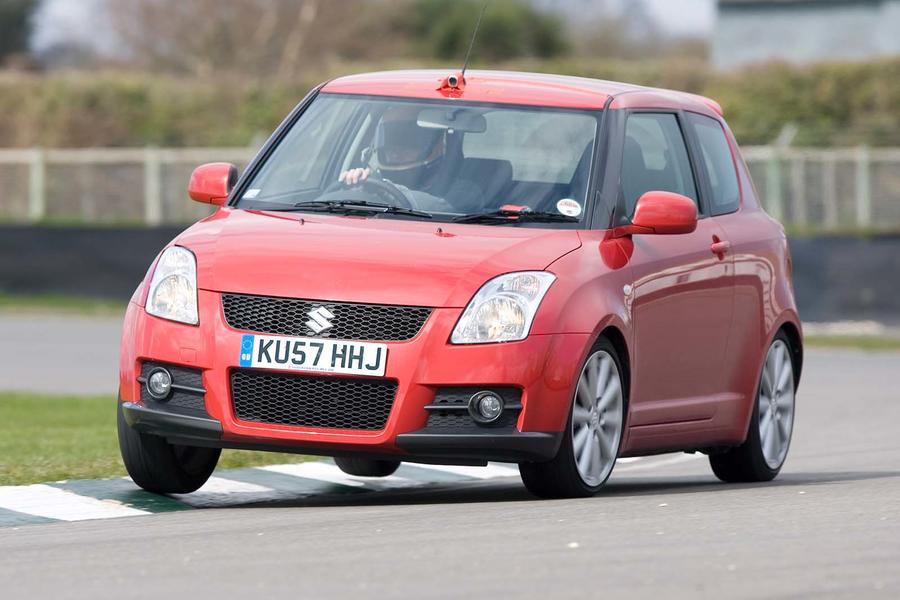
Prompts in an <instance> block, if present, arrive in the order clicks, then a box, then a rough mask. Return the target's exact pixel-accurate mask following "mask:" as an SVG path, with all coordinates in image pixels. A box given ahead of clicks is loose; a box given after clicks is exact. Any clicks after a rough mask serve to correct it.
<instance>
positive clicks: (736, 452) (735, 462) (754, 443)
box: [709, 331, 797, 483]
mask: <svg viewBox="0 0 900 600" xmlns="http://www.w3.org/2000/svg"><path fill="white" fill-rule="evenodd" d="M776 340H781V341H782V342H784V343H785V345H787V348H788V355H789V356H790V357H793V356H794V348H792V347H791V341H790V339H789V338H788V336H787V335H785V333H784V332H783V331H779V332H778V334H777V335H776V336H775V339H774V340H772V343H773V344H774V343H775V341H776ZM766 352H768V349H766ZM791 367H792V369H793V373H792V375H791V376H792V377H793V378H794V384H795V385H796V382H797V366H796V365H795V364H794V359H793V358H791ZM763 369H765V364H763ZM757 381H758V382H757V384H756V385H757V388H756V392H755V393H754V396H753V413H752V415H751V416H750V426H749V428H748V430H747V438H746V440H745V441H744V443H743V444H741V445H740V446H735V447H734V448H731V449H730V450H727V451H725V452H720V453H717V454H711V455H710V456H709V465H710V466H711V467H712V470H713V473H714V474H715V476H716V477H718V478H719V479H720V480H722V481H724V482H725V483H753V482H762V481H772V480H773V479H775V477H776V476H777V475H778V473H779V472H780V471H781V467H782V466H783V465H784V463H783V462H782V464H781V465H779V466H778V468H777V469H772V468H771V467H769V465H768V464H767V463H766V459H765V456H764V455H763V449H762V441H761V439H760V433H759V386H761V385H762V373H760V376H759V379H758V380H757Z"/></svg>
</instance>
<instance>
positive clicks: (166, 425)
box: [122, 402, 562, 463]
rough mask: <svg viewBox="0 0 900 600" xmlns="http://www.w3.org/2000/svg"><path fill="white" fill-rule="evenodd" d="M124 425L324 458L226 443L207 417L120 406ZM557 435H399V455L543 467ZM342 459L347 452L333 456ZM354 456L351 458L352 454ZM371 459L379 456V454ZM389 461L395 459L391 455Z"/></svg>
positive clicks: (190, 439)
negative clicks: (534, 463)
mask: <svg viewBox="0 0 900 600" xmlns="http://www.w3.org/2000/svg"><path fill="white" fill-rule="evenodd" d="M122 412H123V414H124V416H125V422H126V423H128V425H129V426H131V427H133V428H134V429H136V430H137V431H140V432H141V433H147V434H151V435H158V436H160V437H164V438H166V439H167V440H168V441H170V442H172V443H176V444H188V445H195V446H215V447H222V448H239V449H243V450H276V451H282V452H284V451H289V452H303V453H320V452H321V453H326V454H331V452H324V449H323V448H304V447H302V446H293V447H285V446H282V445H273V444H271V443H266V442H262V441H237V440H232V441H228V440H224V439H223V436H222V433H223V431H222V424H221V423H220V422H219V421H216V420H215V419H213V418H211V417H198V416H194V415H184V414H179V413H174V412H168V411H165V410H160V409H159V408H155V407H146V406H143V405H141V404H135V403H133V402H124V403H123V404H122ZM561 436H562V434H561V433H538V432H519V431H512V432H495V431H491V430H485V431H484V432H483V433H462V434H453V433H430V432H427V431H424V430H423V431H418V432H413V433H405V434H400V435H398V436H397V438H396V445H397V447H398V448H399V449H401V450H403V451H405V452H407V453H408V455H407V456H405V457H404V459H405V460H411V461H421V462H445V461H449V462H454V461H456V462H465V463H483V462H486V461H491V460H492V461H508V462H520V461H543V460H549V459H551V458H553V456H554V455H555V454H556V451H557V449H558V448H559V443H560V439H561ZM337 453H338V454H345V452H337ZM350 454H353V452H350ZM375 454H378V453H377V451H376V452H375ZM391 458H397V456H396V455H392V456H391Z"/></svg>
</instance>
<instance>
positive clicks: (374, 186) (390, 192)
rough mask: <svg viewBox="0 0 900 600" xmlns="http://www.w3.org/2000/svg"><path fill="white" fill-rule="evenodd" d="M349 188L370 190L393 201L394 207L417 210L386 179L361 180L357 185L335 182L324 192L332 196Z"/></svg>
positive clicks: (404, 195) (370, 178) (398, 189)
mask: <svg viewBox="0 0 900 600" xmlns="http://www.w3.org/2000/svg"><path fill="white" fill-rule="evenodd" d="M347 187H349V188H350V189H353V188H369V189H370V191H372V192H373V193H375V194H377V195H379V196H381V197H382V198H385V197H387V199H389V200H393V202H392V203H390V204H392V205H394V206H398V207H400V208H416V207H415V206H413V203H412V201H411V200H410V199H409V198H407V196H406V194H404V193H403V192H402V191H401V190H400V188H398V187H397V186H396V185H395V184H393V183H391V182H390V181H387V180H385V179H376V178H372V177H369V178H368V179H360V180H359V181H358V182H357V183H356V184H355V185H347V184H346V183H344V182H343V181H335V182H334V183H332V184H331V185H329V186H328V187H327V188H325V190H324V195H328V194H332V193H335V192H337V191H338V190H341V189H346V188H347Z"/></svg>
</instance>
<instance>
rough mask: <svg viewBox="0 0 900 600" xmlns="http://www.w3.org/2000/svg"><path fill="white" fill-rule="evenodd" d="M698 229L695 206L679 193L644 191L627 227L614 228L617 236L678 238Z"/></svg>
mask: <svg viewBox="0 0 900 600" xmlns="http://www.w3.org/2000/svg"><path fill="white" fill-rule="evenodd" d="M695 229H697V204H696V203H695V202H694V201H693V200H691V199H690V198H688V197H687V196H682V195H681V194H675V193H672V192H658V191H654V192H647V193H646V194H644V195H643V196H641V197H640V198H639V199H638V201H637V206H636V207H635V209H634V217H632V219H631V224H630V225H624V226H622V227H619V228H617V232H618V233H619V234H620V235H637V234H644V235H648V234H650V235H652V234H656V235H677V234H681V233H691V232H693V231H694V230H695Z"/></svg>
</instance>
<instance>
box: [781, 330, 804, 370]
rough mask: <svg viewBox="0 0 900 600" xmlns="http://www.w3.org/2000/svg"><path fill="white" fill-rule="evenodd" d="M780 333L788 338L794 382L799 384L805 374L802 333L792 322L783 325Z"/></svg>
mask: <svg viewBox="0 0 900 600" xmlns="http://www.w3.org/2000/svg"><path fill="white" fill-rule="evenodd" d="M778 331H783V332H784V334H785V335H786V336H787V338H788V343H789V345H790V348H791V355H792V358H793V363H794V381H795V382H796V383H797V384H799V383H800V374H801V373H802V372H803V335H802V334H801V333H800V328H799V327H798V326H797V325H796V324H795V323H793V322H792V321H786V322H785V323H783V324H782V325H781V327H779V328H778ZM776 335H777V334H776Z"/></svg>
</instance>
